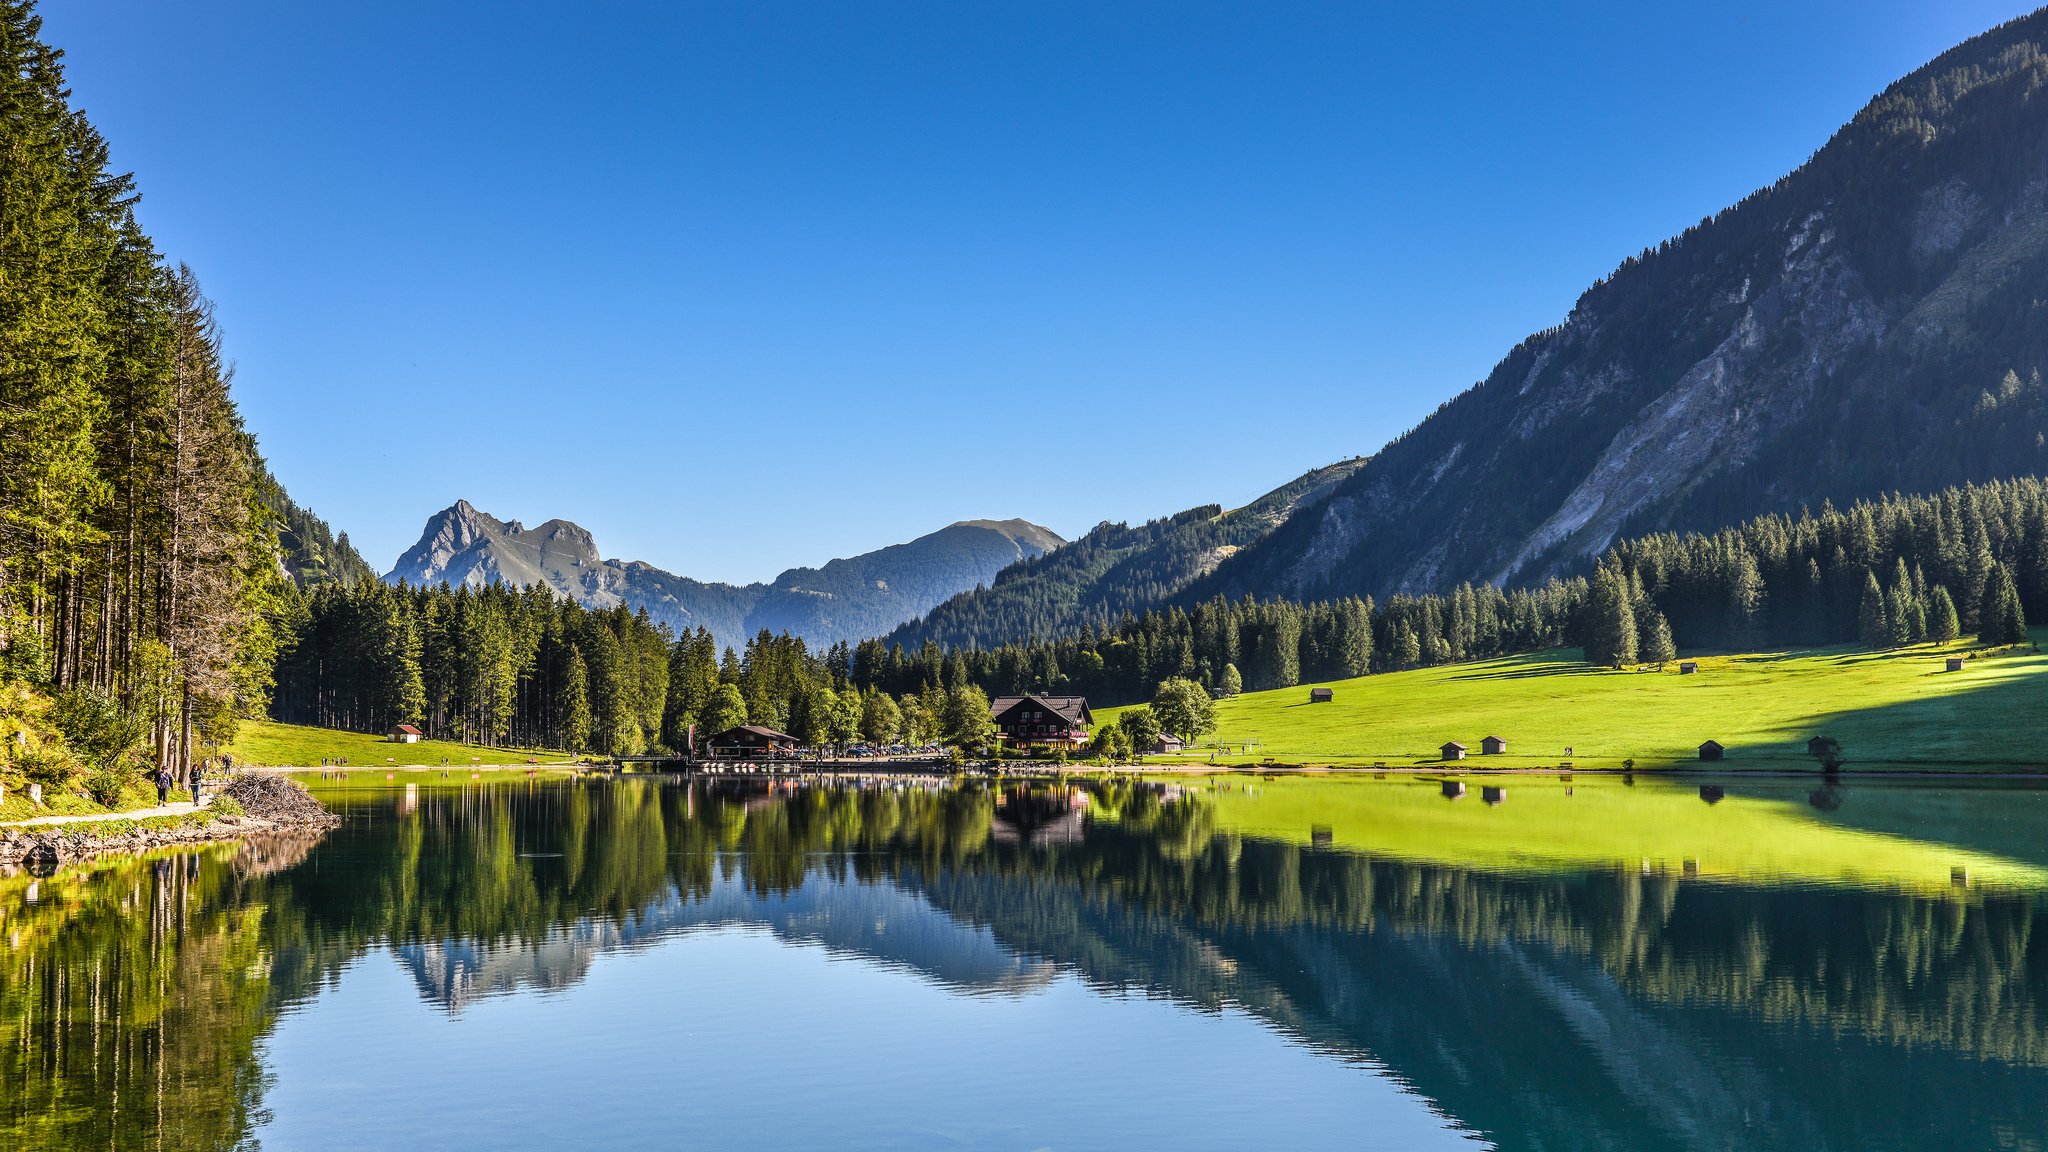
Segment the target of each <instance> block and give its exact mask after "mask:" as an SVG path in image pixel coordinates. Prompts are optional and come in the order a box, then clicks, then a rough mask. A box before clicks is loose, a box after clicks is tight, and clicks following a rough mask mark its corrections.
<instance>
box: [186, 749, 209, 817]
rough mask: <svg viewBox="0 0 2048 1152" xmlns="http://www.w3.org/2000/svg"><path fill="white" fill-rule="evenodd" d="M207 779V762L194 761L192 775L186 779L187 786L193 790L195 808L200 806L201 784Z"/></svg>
mask: <svg viewBox="0 0 2048 1152" xmlns="http://www.w3.org/2000/svg"><path fill="white" fill-rule="evenodd" d="M205 778H206V762H205V761H204V760H194V761H193V762H192V771H191V774H190V775H188V776H187V777H186V778H185V783H186V785H187V786H188V787H190V788H191V790H192V804H193V806H194V807H197V806H198V805H199V782H200V781H201V780H203V779H205Z"/></svg>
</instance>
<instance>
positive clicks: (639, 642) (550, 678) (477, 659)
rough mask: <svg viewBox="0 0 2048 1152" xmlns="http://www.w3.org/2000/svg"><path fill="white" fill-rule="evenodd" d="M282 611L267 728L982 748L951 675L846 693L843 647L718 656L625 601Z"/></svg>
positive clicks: (478, 591)
mask: <svg viewBox="0 0 2048 1152" xmlns="http://www.w3.org/2000/svg"><path fill="white" fill-rule="evenodd" d="M290 601H291V604H290V607H289V608H288V609H287V610H286V612H285V613H284V614H283V616H284V619H285V621H286V625H287V626H286V629H285V632H286V637H287V641H286V644H285V648H284V651H283V654H282V655H281V657H280V658H279V660H278V662H277V666H276V678H277V687H276V692H275V698H274V703H273V705H272V709H271V712H272V715H273V716H274V717H275V718H277V719H279V720H283V721H287V722H291V723H300V724H316V725H321V726H323V727H330V728H345V729H351V730H354V731H360V732H388V731H391V730H392V729H394V728H396V727H397V726H398V725H400V724H411V725H414V726H417V727H418V728H420V729H421V731H422V732H423V733H424V734H425V735H427V736H428V737H431V738H436V739H447V740H455V741H461V742H464V743H474V744H484V745H491V746H512V747H524V748H550V749H560V750H564V751H570V752H596V753H601V754H604V755H614V756H633V755H640V754H643V753H654V754H665V753H679V752H681V751H683V750H684V749H685V748H689V747H692V739H693V737H694V740H695V744H694V747H695V748H696V749H697V750H699V751H701V750H702V749H703V747H704V742H705V740H706V739H707V738H708V737H710V736H713V735H716V734H717V733H719V732H722V731H724V730H726V729H729V728H733V727H736V726H738V725H741V724H758V725H762V726H764V727H768V728H773V729H776V730H778V731H784V732H787V733H788V734H789V735H791V736H794V737H796V739H797V740H798V741H799V742H801V743H802V744H804V745H806V746H808V747H828V746H838V747H844V746H846V745H848V744H851V743H854V742H855V741H868V742H870V743H877V744H892V743H899V742H901V743H911V744H919V745H924V744H932V743H939V742H942V741H943V742H945V743H949V744H952V745H955V746H959V747H962V748H966V749H969V750H971V751H974V752H976V753H982V752H986V751H988V750H989V749H990V746H991V744H992V741H993V737H994V731H995V729H994V720H993V717H992V716H991V715H990V714H989V700H988V696H987V695H986V694H985V693H984V692H983V691H982V690H981V689H980V688H979V687H978V686H975V685H972V684H968V683H966V682H964V681H959V680H955V681H953V682H951V683H949V684H945V685H943V686H942V685H941V684H940V683H938V682H936V681H935V682H933V683H931V684H926V685H919V686H917V687H915V688H913V689H911V690H909V691H906V692H903V693H901V694H890V693H886V692H882V691H879V690H877V689H874V688H872V687H862V686H859V685H856V684H854V683H853V682H852V679H851V667H850V663H849V659H850V654H849V649H848V648H847V646H846V645H845V644H843V643H842V644H837V645H834V646H833V647H832V648H830V649H829V650H827V651H825V652H822V653H817V652H812V651H811V650H810V648H809V647H808V646H807V645H806V644H805V643H804V641H803V640H802V639H801V638H798V637H793V636H790V635H788V634H787V633H782V634H773V633H769V632H767V631H765V630H764V631H762V632H760V633H759V634H757V635H756V636H754V637H753V638H752V639H750V640H748V641H747V642H746V644H745V645H744V646H743V648H742V649H741V650H739V651H735V650H733V649H731V648H726V649H724V650H723V651H722V652H721V650H720V649H719V647H718V644H717V641H716V640H715V639H714V638H713V637H712V635H711V633H710V632H709V631H707V630H705V629H703V628H696V629H691V630H689V631H687V632H685V633H683V634H682V635H680V636H677V635H675V634H673V633H672V632H671V631H670V630H669V628H668V627H667V626H666V625H661V624H656V623H654V622H653V621H652V620H650V619H649V617H648V615H647V613H646V611H645V610H641V611H638V612H635V611H632V610H630V609H627V608H625V607H623V606H621V607H615V608H606V609H590V608H584V607H582V606H580V605H578V604H576V603H575V602H574V601H571V600H565V599H562V598H559V597H557V596H555V595H554V594H553V593H552V592H551V591H549V590H547V589H545V588H541V587H534V588H527V589H513V588H507V587H505V586H502V585H491V586H487V587H484V588H469V587H461V588H451V587H449V586H447V585H445V584H444V585H441V586H438V587H433V588H415V587H407V586H404V585H399V586H396V587H394V586H390V585H386V584H382V583H378V582H374V581H365V582H359V583H355V584H340V583H332V582H330V583H323V584H320V585H317V586H315V587H312V588H309V589H306V590H303V591H299V592H295V593H294V594H292V596H291V597H290Z"/></svg>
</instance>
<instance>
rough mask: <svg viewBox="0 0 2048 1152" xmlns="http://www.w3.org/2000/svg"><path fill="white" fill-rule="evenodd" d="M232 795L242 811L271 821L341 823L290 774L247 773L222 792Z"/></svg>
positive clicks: (276, 822) (275, 822)
mask: <svg viewBox="0 0 2048 1152" xmlns="http://www.w3.org/2000/svg"><path fill="white" fill-rule="evenodd" d="M221 794H222V795H224V796H229V797H232V798H233V799H234V801H235V803H237V804H240V805H241V806H242V811H243V812H244V813H246V814H247V815H249V816H252V817H254V818H256V819H258V820H268V821H270V822H271V823H272V824H298V825H324V824H338V823H340V822H341V820H340V817H338V816H336V815H335V814H334V813H332V812H329V811H328V810H327V809H326V808H324V807H322V806H321V804H320V802H319V801H318V800H315V799H313V794H312V793H311V792H308V791H306V786H305V785H303V784H301V783H299V782H298V781H297V780H293V779H292V778H290V777H289V776H278V775H273V774H271V773H269V772H246V773H243V774H242V775H240V776H237V777H236V778H235V782H234V783H232V784H230V785H228V786H227V788H226V789H225V790H224V791H223V792H222V793H221Z"/></svg>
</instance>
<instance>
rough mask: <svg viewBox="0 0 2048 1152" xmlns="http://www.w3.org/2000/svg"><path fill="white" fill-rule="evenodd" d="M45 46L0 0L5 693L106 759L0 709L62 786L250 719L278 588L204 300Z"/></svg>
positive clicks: (260, 701)
mask: <svg viewBox="0 0 2048 1152" xmlns="http://www.w3.org/2000/svg"><path fill="white" fill-rule="evenodd" d="M40 33H41V20H40V18H39V17H37V15H36V14H35V10H34V5H33V4H31V3H27V2H25V0H0V140H4V141H5V144H6V147H5V149H4V151H0V682H6V683H10V684H25V685H29V686H31V687H32V689H33V692H34V693H35V694H36V696H37V697H38V698H42V699H49V698H55V699H56V701H57V703H58V707H57V709H56V715H57V716H58V719H59V722H60V726H61V727H62V728H63V729H64V732H63V734H64V735H66V736H69V737H71V742H72V744H73V745H78V746H89V747H90V749H91V753H90V759H92V760H93V761H94V763H91V764H84V763H81V762H80V759H79V753H78V752H77V751H76V749H74V748H71V747H67V746H66V744H65V743H64V742H62V741H59V740H57V739H56V738H55V734H54V733H48V732H46V730H45V726H44V723H43V720H42V718H40V716H39V715H31V713H33V712H35V709H31V708H23V709H14V710H11V711H10V712H9V716H8V717H6V718H0V719H4V720H5V723H6V724H7V726H8V727H9V728H10V729H12V731H11V732H10V735H12V736H14V739H13V740H11V741H10V743H11V745H12V747H10V749H9V752H8V762H7V765H6V766H7V767H8V768H10V769H12V770H13V771H15V772H18V773H20V774H22V775H25V776H28V777H30V778H32V779H40V780H44V781H46V782H60V781H64V780H68V779H70V778H73V777H75V776H76V775H77V774H78V773H80V772H81V771H85V770H88V769H91V770H96V771H100V772H126V771H127V770H129V769H131V768H132V767H134V766H136V765H138V764H139V763H141V762H143V761H144V760H153V761H154V762H155V763H157V764H159V765H166V766H173V767H183V766H184V765H185V764H187V763H189V761H190V759H191V757H192V756H193V750H194V748H195V747H196V746H197V745H198V744H199V743H200V742H201V741H202V740H207V739H219V738H222V737H223V736H225V735H226V734H227V733H228V732H230V731H231V730H232V727H233V724H234V721H235V718H236V717H237V716H240V715H244V714H248V713H251V712H259V713H260V711H261V710H262V708H263V705H264V703H265V698H266V693H267V690H268V688H269V684H270V680H269V677H270V670H271V665H272V659H273V655H274V652H275V634H274V631H273V629H272V628H271V627H270V620H271V617H272V613H273V610H274V608H275V607H276V605H277V602H278V597H279V595H280V594H281V592H282V590H283V588H284V577H283V575H282V573H281V572H280V571H279V565H278V560H277V554H276V533H275V530H274V526H273V524H272V520H271V516H270V513H269V510H268V509H267V508H266V507H265V505H264V503H263V501H262V499H261V493H260V492H259V483H258V481H259V477H261V476H262V475H263V468H262V463H261V460H260V459H259V457H258V455H257V452H256V446H255V442H254V440H253V438H252V437H251V436H250V435H249V433H248V432H247V431H246V430H245V429H244V427H243V425H242V421H241V417H240V415H239V414H238V412H237V411H236V408H235V404H234V400H233V398H232V396H231V394H230V383H231V380H232V377H233V372H232V369H231V368H230V366H229V365H228V364H227V362H226V359H225V357H224V355H223V353H222V348H221V333H220V326H219V324H218V323H217V321H216V319H215V317H214V312H213V307H212V305H211V304H210V303H209V302H208V300H207V299H206V297H205V295H204V294H203V293H202V292H201V291H200V286H199V281H198V278H197V277H196V276H195V275H194V274H193V272H192V271H191V270H190V269H189V268H187V267H185V266H183V265H180V264H172V263H171V262H169V261H168V260H166V259H165V258H164V257H163V256H162V255H161V254H159V253H158V252H157V250H156V248H155V247H154V245H153V244H152V242H151V241H150V238H149V237H148V236H147V235H146V234H144V232H143V230H142V228H141V227H140V225H139V224H138V223H137V221H136V217H135V205H136V201H137V192H136V189H135V182H134V180H133V179H132V178H131V177H130V176H129V175H126V174H123V173H120V172H118V171H116V170H115V169H113V168H112V167H111V165H110V162H109V157H108V148H107V143H106V141H105V139H104V138H102V137H101V135H100V134H99V132H98V131H97V130H95V129H94V128H93V126H92V124H91V123H90V122H88V121H87V119H86V117H85V115H84V113H83V112H81V111H79V110H78V109H76V108H74V107H73V106H72V104H71V100H70V93H69V92H68V90H67V89H66V88H65V85H64V70H63V67H62V53H60V52H58V51H57V50H56V49H53V48H51V47H49V46H48V45H47V44H44V43H43V42H42V41H41V39H40ZM27 698H28V697H22V699H27ZM74 729H75V731H74ZM45 735H48V736H49V737H50V738H49V739H48V740H47V741H46V740H44V739H43V737H44V736H45Z"/></svg>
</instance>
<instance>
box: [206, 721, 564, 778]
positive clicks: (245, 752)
mask: <svg viewBox="0 0 2048 1152" xmlns="http://www.w3.org/2000/svg"><path fill="white" fill-rule="evenodd" d="M222 751H223V752H225V753H227V754H228V755H230V756H233V757H234V758H235V762H236V763H237V764H258V765H263V766H266V767H273V768H318V767H320V763H321V761H322V760H326V761H329V762H332V761H335V760H340V759H343V758H346V759H347V760H348V762H349V767H351V768H386V767H409V766H416V765H424V766H427V767H435V768H438V767H440V766H441V764H442V761H443V760H446V761H447V766H448V767H450V768H455V767H463V766H468V767H475V766H477V765H479V764H526V763H529V762H538V763H541V764H553V763H561V762H563V761H564V760H565V757H564V756H563V755H562V753H560V752H531V751H521V750H518V749H508V748H480V747H477V746H475V745H472V744H456V743H452V742H449V741H446V740H422V741H420V742H419V743H417V744H393V743H391V742H390V741H388V740H385V739H383V738H382V737H378V736H371V735H368V734H366V733H362V732H342V731H337V730H336V729H332V728H312V727H307V726H305V725H301V724H278V723H274V722H271V721H268V720H245V721H243V722H242V726H241V731H240V733H238V734H237V735H236V737H235V742H234V743H233V744H230V745H228V746H227V747H226V748H224V749H222Z"/></svg>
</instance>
